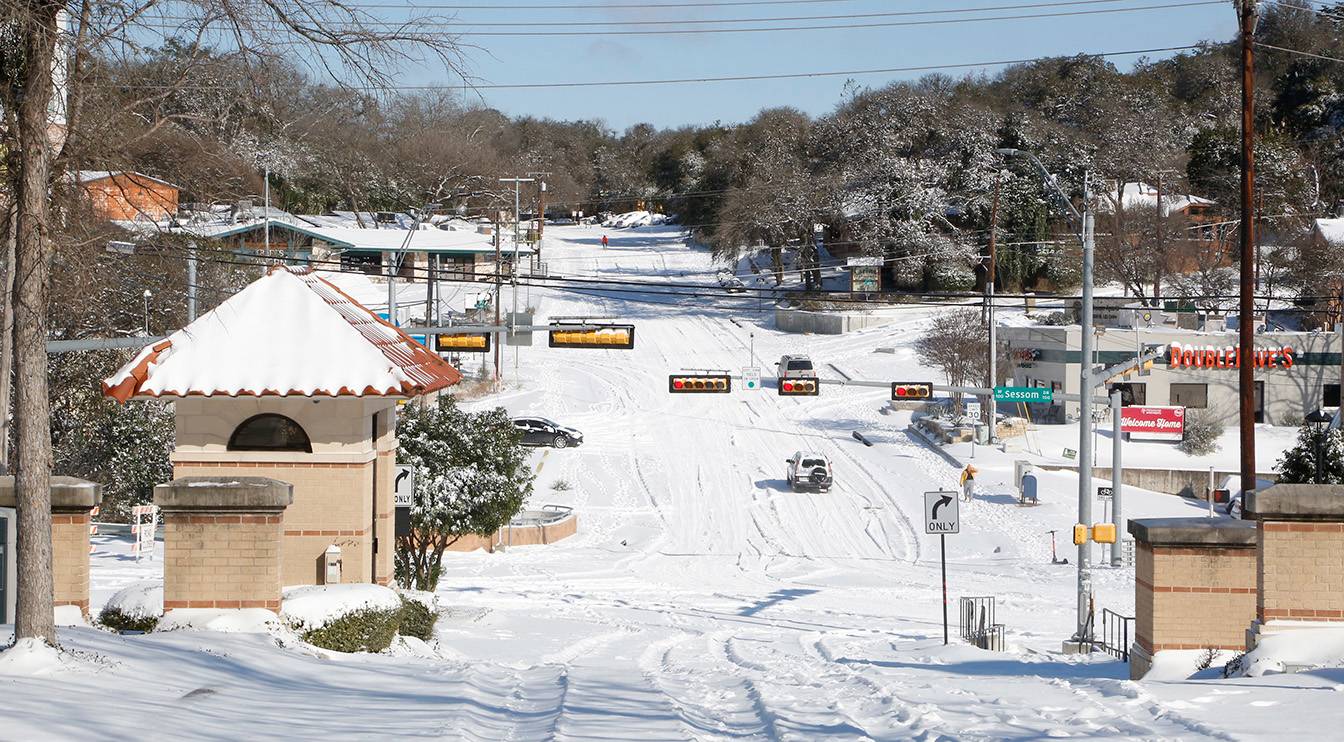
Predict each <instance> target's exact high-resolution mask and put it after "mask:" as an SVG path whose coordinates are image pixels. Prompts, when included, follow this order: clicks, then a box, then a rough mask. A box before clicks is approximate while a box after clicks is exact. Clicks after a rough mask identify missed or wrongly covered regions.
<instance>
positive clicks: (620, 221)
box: [602, 211, 668, 229]
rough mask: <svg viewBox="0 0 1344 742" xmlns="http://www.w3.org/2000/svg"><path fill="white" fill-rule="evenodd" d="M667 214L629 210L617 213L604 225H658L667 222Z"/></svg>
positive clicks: (628, 226)
mask: <svg viewBox="0 0 1344 742" xmlns="http://www.w3.org/2000/svg"><path fill="white" fill-rule="evenodd" d="M667 222H668V219H667V215H666V214H655V213H653V212H651V211H627V212H626V213H624V214H617V215H615V216H613V217H611V218H609V219H607V220H606V221H604V222H602V226H604V227H610V228H614V229H628V228H630V227H656V226H659V225H662V224H667Z"/></svg>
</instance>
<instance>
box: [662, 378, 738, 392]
mask: <svg viewBox="0 0 1344 742" xmlns="http://www.w3.org/2000/svg"><path fill="white" fill-rule="evenodd" d="M732 390H733V379H732V377H731V376H728V375H727V374H672V375H671V376H668V377H667V391H668V392H670V393H672V394H727V393H728V392H731V391H732Z"/></svg>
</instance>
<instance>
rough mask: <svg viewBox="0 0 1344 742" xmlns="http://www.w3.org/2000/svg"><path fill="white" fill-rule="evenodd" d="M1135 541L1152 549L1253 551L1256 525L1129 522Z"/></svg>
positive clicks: (1239, 522) (1207, 520)
mask: <svg viewBox="0 0 1344 742" xmlns="http://www.w3.org/2000/svg"><path fill="white" fill-rule="evenodd" d="M1129 533H1130V535H1132V536H1134V539H1135V540H1136V541H1141V542H1143V543H1145V544H1151V545H1153V546H1215V547H1222V548H1231V549H1236V548H1247V549H1250V548H1254V547H1255V539H1256V535H1255V533H1256V528H1255V524H1254V523H1251V522H1250V521H1245V520H1233V519H1229V518H1136V519H1134V520H1131V521H1130V522H1129Z"/></svg>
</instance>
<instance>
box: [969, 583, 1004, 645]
mask: <svg viewBox="0 0 1344 742" xmlns="http://www.w3.org/2000/svg"><path fill="white" fill-rule="evenodd" d="M957 629H958V632H959V633H960V634H961V638H962V639H963V640H965V641H966V642H967V643H968V644H974V645H975V646H977V647H979V648H981V649H993V650H998V651H1003V649H1004V647H1005V646H1006V645H1005V643H1004V632H1003V624H1001V623H995V621H994V596H992V595H982V596H975V597H966V598H961V599H960V609H959V611H958V618H957Z"/></svg>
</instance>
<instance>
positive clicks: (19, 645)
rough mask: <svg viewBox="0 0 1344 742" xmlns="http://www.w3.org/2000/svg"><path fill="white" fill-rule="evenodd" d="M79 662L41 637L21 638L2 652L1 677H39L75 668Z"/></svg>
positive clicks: (0, 656) (0, 662)
mask: <svg viewBox="0 0 1344 742" xmlns="http://www.w3.org/2000/svg"><path fill="white" fill-rule="evenodd" d="M77 665H78V663H77V662H76V661H74V660H73V658H72V657H70V656H69V655H68V654H66V653H64V652H62V651H61V650H59V649H57V648H56V647H53V646H51V645H50V644H47V643H46V642H44V641H42V640H40V639H20V640H19V641H18V642H16V643H15V644H14V646H12V647H10V648H8V649H6V650H4V651H3V652H0V677H6V676H9V677H38V676H42V675H55V674H58V673H61V672H64V671H66V670H70V669H73V668H74V667H76V666H77Z"/></svg>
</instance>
